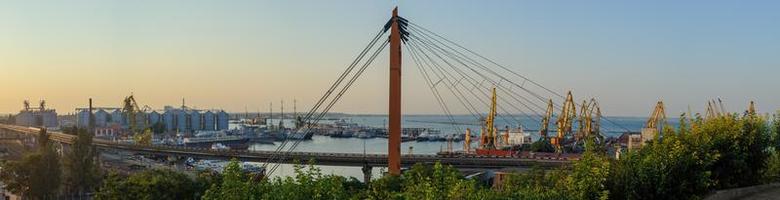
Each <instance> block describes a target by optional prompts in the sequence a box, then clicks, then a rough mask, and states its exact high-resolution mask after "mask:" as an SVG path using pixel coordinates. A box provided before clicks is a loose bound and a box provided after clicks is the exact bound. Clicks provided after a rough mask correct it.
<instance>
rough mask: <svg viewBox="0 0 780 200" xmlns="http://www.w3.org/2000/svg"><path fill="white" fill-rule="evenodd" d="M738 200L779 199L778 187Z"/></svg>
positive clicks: (779, 188)
mask: <svg viewBox="0 0 780 200" xmlns="http://www.w3.org/2000/svg"><path fill="white" fill-rule="evenodd" d="M739 199H740V200H765V199H780V187H774V188H771V189H769V190H765V191H762V192H759V193H755V194H753V195H748V196H745V197H742V198H739Z"/></svg>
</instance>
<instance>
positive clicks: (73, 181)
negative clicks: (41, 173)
mask: <svg viewBox="0 0 780 200" xmlns="http://www.w3.org/2000/svg"><path fill="white" fill-rule="evenodd" d="M74 132H75V133H74ZM65 133H69V134H74V135H77V137H76V140H75V141H74V142H73V145H71V146H70V151H68V153H67V154H66V155H65V158H64V160H63V167H64V169H65V173H64V175H65V186H66V188H67V190H68V192H69V193H71V194H72V195H75V194H79V195H81V194H84V193H88V192H92V191H93V190H94V189H95V187H96V186H97V183H98V181H100V166H99V165H98V163H97V162H96V158H97V156H98V155H97V151H96V149H95V148H94V147H93V146H92V134H89V133H88V132H87V130H86V129H80V128H75V127H74V128H73V129H66V130H65Z"/></svg>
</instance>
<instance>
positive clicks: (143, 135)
mask: <svg viewBox="0 0 780 200" xmlns="http://www.w3.org/2000/svg"><path fill="white" fill-rule="evenodd" d="M146 109H149V107H148V106H144V108H143V109H142V108H141V107H139V106H138V102H136V101H135V97H133V94H130V96H128V97H125V99H124V101H123V107H122V111H123V112H124V113H125V116H126V117H127V125H128V128H129V129H130V135H133V136H134V137H136V141H137V142H138V143H141V144H150V143H151V140H152V135H151V131H149V130H146V131H143V130H144V129H146V127H148V126H147V123H146V120H142V122H140V124H139V122H138V115H139V114H143V113H144V111H145V110H146ZM139 125H140V126H139ZM142 131H143V132H142Z"/></svg>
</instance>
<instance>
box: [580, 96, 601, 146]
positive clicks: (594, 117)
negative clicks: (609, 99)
mask: <svg viewBox="0 0 780 200" xmlns="http://www.w3.org/2000/svg"><path fill="white" fill-rule="evenodd" d="M600 129H601V107H599V104H598V102H596V99H595V98H591V99H590V101H585V100H583V101H582V106H581V109H580V117H579V133H578V134H577V137H576V139H577V142H582V140H583V139H585V138H588V137H596V138H595V139H597V142H601V141H603V139H604V138H603V136H602V135H601V131H600Z"/></svg>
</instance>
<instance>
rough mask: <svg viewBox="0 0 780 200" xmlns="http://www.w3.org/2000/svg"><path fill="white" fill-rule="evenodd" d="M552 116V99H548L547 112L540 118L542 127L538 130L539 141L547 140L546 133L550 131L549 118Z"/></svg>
mask: <svg viewBox="0 0 780 200" xmlns="http://www.w3.org/2000/svg"><path fill="white" fill-rule="evenodd" d="M552 115H553V101H552V99H549V100H548V101H547V112H546V113H545V115H544V116H543V117H542V120H541V121H542V125H541V126H540V128H539V137H540V139H545V140H546V139H548V137H549V136H548V135H547V133H548V132H549V130H550V118H552Z"/></svg>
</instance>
